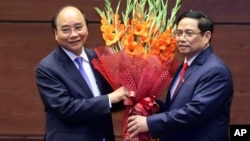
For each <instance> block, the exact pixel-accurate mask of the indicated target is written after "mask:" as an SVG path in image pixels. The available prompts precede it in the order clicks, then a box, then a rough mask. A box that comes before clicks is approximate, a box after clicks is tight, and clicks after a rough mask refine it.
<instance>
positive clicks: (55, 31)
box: [53, 28, 57, 41]
mask: <svg viewBox="0 0 250 141" xmlns="http://www.w3.org/2000/svg"><path fill="white" fill-rule="evenodd" d="M53 31H54V36H55V40H56V41H57V34H56V33H57V30H56V29H55V28H54V30H53Z"/></svg>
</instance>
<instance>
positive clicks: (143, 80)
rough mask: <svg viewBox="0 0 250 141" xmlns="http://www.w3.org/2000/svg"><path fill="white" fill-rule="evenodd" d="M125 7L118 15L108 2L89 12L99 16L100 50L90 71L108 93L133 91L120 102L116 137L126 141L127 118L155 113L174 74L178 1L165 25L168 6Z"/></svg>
mask: <svg viewBox="0 0 250 141" xmlns="http://www.w3.org/2000/svg"><path fill="white" fill-rule="evenodd" d="M126 2H127V7H126V10H125V12H124V13H122V19H120V16H119V14H118V12H119V5H120V2H119V3H118V6H117V8H116V11H115V12H114V11H113V9H112V8H111V2H110V0H105V10H104V11H101V10H100V9H99V8H95V9H96V11H97V13H98V14H99V15H100V17H101V32H102V36H103V39H104V40H105V43H106V46H104V47H97V48H95V51H96V53H97V55H98V59H95V60H93V61H92V63H93V64H94V67H95V68H96V69H98V70H99V71H100V73H101V74H102V75H103V76H104V77H105V78H106V80H107V81H108V82H109V83H110V84H111V86H112V87H113V89H117V88H119V87H120V86H122V85H123V86H125V87H126V88H127V89H128V90H131V91H134V92H135V95H130V96H129V98H128V99H127V100H125V101H124V104H125V105H126V109H125V113H124V116H123V122H122V123H123V125H122V128H123V129H122V135H123V139H124V140H126V139H127V137H128V136H129V133H127V132H126V129H127V118H128V116H130V115H143V116H148V115H152V114H154V113H156V112H157V111H158V109H159V107H158V105H157V104H156V102H155V98H156V97H157V96H158V95H159V94H160V93H161V92H162V91H163V90H164V89H165V88H167V86H168V84H169V83H170V81H171V80H172V77H173V74H174V72H175V69H176V66H177V65H176V64H177V61H176V60H175V47H176V46H175V44H176V43H175V38H174V35H173V33H174V30H175V24H174V21H175V17H176V14H177V12H178V10H179V8H180V3H181V0H176V4H175V6H174V8H173V9H172V13H171V16H170V18H169V19H168V20H167V6H168V3H167V2H164V0H127V1H126ZM132 140H133V141H136V140H140V141H149V140H150V135H149V133H143V134H139V135H138V137H136V138H135V139H132Z"/></svg>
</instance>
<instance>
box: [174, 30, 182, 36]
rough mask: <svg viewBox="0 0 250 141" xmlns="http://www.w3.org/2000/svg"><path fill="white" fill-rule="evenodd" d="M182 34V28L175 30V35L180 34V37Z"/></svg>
mask: <svg viewBox="0 0 250 141" xmlns="http://www.w3.org/2000/svg"><path fill="white" fill-rule="evenodd" d="M182 34H183V32H182V31H180V30H177V31H176V32H175V35H176V36H179V37H180V36H181V35H182Z"/></svg>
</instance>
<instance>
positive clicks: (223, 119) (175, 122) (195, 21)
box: [128, 11, 234, 141]
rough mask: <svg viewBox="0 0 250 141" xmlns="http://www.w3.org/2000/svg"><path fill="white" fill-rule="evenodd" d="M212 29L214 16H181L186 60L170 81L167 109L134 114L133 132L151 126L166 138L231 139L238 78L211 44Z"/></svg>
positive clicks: (156, 134) (178, 33)
mask: <svg viewBox="0 0 250 141" xmlns="http://www.w3.org/2000/svg"><path fill="white" fill-rule="evenodd" d="M212 33H213V21H212V20H211V19H210V18H209V17H207V16H206V15H204V14H203V13H201V12H199V11H189V12H186V13H183V14H182V15H181V16H180V17H179V18H178V19H177V30H176V33H175V36H176V41H177V48H178V51H179V52H180V53H181V54H182V55H183V56H184V57H185V59H184V62H183V64H182V65H181V66H180V68H179V70H178V71H177V73H176V75H175V76H174V79H173V81H172V83H171V84H170V89H169V90H168V95H167V97H166V102H165V105H164V109H163V111H162V112H161V113H158V114H155V115H152V116H149V117H142V116H131V117H129V119H128V121H129V124H128V128H129V129H128V131H129V132H130V133H131V137H134V136H135V135H137V134H138V133H140V132H146V131H149V132H150V133H151V135H152V137H154V138H159V139H160V141H228V129H229V123H230V107H231V101H232V97H233V92H234V90H233V82H232V76H231V73H230V71H229V69H228V67H227V66H226V65H225V64H224V63H223V61H222V60H221V59H220V58H219V57H218V56H217V55H216V54H215V53H214V52H213V49H212V47H211V46H210V44H209V43H210V40H211V38H212ZM184 64H187V65H184ZM183 66H186V69H185V71H182V67H183ZM179 81H180V82H179Z"/></svg>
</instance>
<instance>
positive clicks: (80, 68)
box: [75, 57, 92, 91]
mask: <svg viewBox="0 0 250 141" xmlns="http://www.w3.org/2000/svg"><path fill="white" fill-rule="evenodd" d="M82 60H83V58H82V57H76V59H75V62H76V63H77V65H78V66H79V71H80V73H81V75H82V77H83V78H84V80H85V81H86V83H87V84H88V86H89V88H90V90H91V91H92V87H91V83H90V80H89V78H88V76H87V73H86V72H85V70H84V69H83V65H82Z"/></svg>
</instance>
